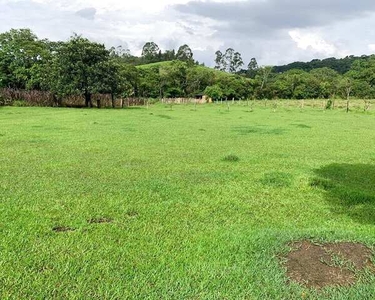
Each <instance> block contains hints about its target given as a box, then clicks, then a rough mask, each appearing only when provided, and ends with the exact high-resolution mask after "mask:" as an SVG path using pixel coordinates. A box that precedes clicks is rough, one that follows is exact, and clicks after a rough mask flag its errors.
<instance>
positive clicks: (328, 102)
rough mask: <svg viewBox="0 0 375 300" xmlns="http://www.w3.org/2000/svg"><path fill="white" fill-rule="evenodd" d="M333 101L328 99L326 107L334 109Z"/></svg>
mask: <svg viewBox="0 0 375 300" xmlns="http://www.w3.org/2000/svg"><path fill="white" fill-rule="evenodd" d="M332 105H333V101H332V100H331V99H328V101H327V104H326V109H332Z"/></svg>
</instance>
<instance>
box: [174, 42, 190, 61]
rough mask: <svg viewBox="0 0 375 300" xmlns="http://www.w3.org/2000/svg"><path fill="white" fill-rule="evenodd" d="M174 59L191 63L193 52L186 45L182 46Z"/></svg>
mask: <svg viewBox="0 0 375 300" xmlns="http://www.w3.org/2000/svg"><path fill="white" fill-rule="evenodd" d="M176 58H177V59H178V60H182V61H186V62H193V61H194V60H193V51H192V50H191V48H190V47H189V46H188V45H186V44H185V45H182V46H181V47H180V48H179V49H178V51H177V55H176Z"/></svg>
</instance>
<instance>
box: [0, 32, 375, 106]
mask: <svg viewBox="0 0 375 300" xmlns="http://www.w3.org/2000/svg"><path fill="white" fill-rule="evenodd" d="M215 64H216V66H215V69H216V70H215V69H210V68H206V67H204V66H201V65H198V64H197V62H194V58H193V51H192V50H191V48H190V47H189V46H188V45H187V44H184V45H182V46H181V47H179V49H178V51H177V53H176V52H175V50H174V49H172V50H166V51H164V52H162V51H161V50H160V49H159V47H158V45H157V44H155V43H154V42H147V43H146V44H145V45H144V47H143V51H142V56H141V57H135V56H132V55H131V54H130V51H129V50H127V49H124V48H122V47H117V48H111V49H109V50H107V49H106V48H105V47H104V45H101V44H98V43H94V42H91V41H89V40H88V39H85V38H83V37H81V36H77V35H75V36H73V37H72V38H71V39H70V40H69V41H67V42H50V41H48V40H39V39H38V38H37V36H36V35H35V34H33V33H32V32H31V31H30V30H29V29H11V30H10V31H8V32H5V33H2V34H0V88H1V87H7V88H9V87H10V88H15V89H29V90H31V89H35V90H42V91H50V92H52V93H53V94H54V97H57V98H61V97H62V96H66V95H82V96H84V97H85V99H86V105H87V106H89V105H91V95H92V94H94V93H106V94H111V95H112V98H113V100H115V99H116V97H143V98H163V97H196V96H197V95H202V94H204V93H205V92H207V93H208V94H207V95H208V96H213V97H212V98H213V99H220V98H223V99H230V100H231V99H236V100H239V99H249V98H255V99H318V98H321V99H335V98H337V97H341V98H344V99H348V100H349V99H350V98H351V97H357V98H361V99H373V98H375V75H374V74H375V56H363V57H360V58H358V57H354V56H350V57H347V58H344V59H341V60H336V59H326V60H322V61H320V60H314V61H312V62H311V63H295V64H292V65H291V66H294V67H295V68H291V67H290V66H289V67H285V68H280V67H272V66H261V67H260V66H258V63H257V61H256V59H255V58H252V59H251V60H250V62H249V64H248V65H247V69H246V70H240V69H241V67H242V66H243V64H244V63H243V60H242V57H241V54H240V53H239V52H236V51H235V50H234V49H233V48H228V49H227V50H226V51H225V52H224V53H222V52H221V51H217V52H216V59H215ZM135 65H137V67H135ZM337 66H340V67H337ZM336 67H337V68H336ZM341 67H342V68H341ZM343 69H345V72H344V73H345V74H342V73H343V71H342V70H343ZM335 70H337V71H335ZM265 103H266V102H265ZM348 109H349V105H348Z"/></svg>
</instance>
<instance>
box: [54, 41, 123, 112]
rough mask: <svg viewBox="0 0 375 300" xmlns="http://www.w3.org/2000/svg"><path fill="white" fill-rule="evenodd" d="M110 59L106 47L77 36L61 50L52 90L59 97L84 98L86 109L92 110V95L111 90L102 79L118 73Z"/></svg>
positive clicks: (58, 55)
mask: <svg viewBox="0 0 375 300" xmlns="http://www.w3.org/2000/svg"><path fill="white" fill-rule="evenodd" d="M109 58H110V56H109V51H108V50H106V48H105V47H104V45H102V44H98V43H94V42H90V41H89V40H88V39H85V38H83V37H81V36H79V35H74V36H73V37H72V38H71V39H70V40H69V41H68V42H66V43H63V44H62V45H61V46H60V47H59V48H58V50H57V55H56V57H55V59H54V62H53V66H52V76H51V81H52V82H51V87H52V89H53V90H54V91H55V92H56V93H57V94H59V95H67V94H79V95H83V96H84V97H85V105H86V106H87V107H91V106H92V101H91V95H92V94H93V93H97V92H100V91H102V90H105V89H106V88H107V87H104V86H103V84H104V82H105V81H102V80H101V79H104V78H106V76H107V74H108V72H110V73H111V72H114V70H115V69H116V68H114V67H113V66H111V65H110V63H109Z"/></svg>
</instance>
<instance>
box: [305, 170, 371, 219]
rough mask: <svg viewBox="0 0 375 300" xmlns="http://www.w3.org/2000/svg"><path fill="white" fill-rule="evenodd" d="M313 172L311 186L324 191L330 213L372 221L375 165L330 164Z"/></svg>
mask: <svg viewBox="0 0 375 300" xmlns="http://www.w3.org/2000/svg"><path fill="white" fill-rule="evenodd" d="M315 173H316V175H317V176H316V178H314V179H313V180H312V181H311V186H314V187H317V188H321V189H323V190H324V191H326V197H327V200H328V201H329V203H330V205H331V207H332V211H333V212H335V213H338V214H344V215H348V216H349V217H351V218H352V219H353V220H355V221H357V222H359V223H364V224H369V223H370V224H375V165H365V164H355V165H352V164H331V165H328V166H325V167H323V168H321V169H318V170H316V171H315Z"/></svg>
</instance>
